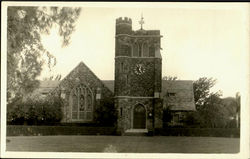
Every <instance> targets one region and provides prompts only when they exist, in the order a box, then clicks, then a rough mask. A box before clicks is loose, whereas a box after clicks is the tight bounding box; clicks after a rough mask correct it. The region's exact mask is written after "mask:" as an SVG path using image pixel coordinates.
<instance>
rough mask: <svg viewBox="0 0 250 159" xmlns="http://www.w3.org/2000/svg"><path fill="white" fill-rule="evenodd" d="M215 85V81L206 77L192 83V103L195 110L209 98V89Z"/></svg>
mask: <svg viewBox="0 0 250 159" xmlns="http://www.w3.org/2000/svg"><path fill="white" fill-rule="evenodd" d="M215 83H216V80H215V79H213V78H207V77H202V78H199V79H198V80H197V81H195V82H194V84H193V88H194V101H195V105H196V108H197V109H199V108H200V107H201V106H202V105H204V103H205V101H206V99H207V98H208V97H209V96H210V88H212V87H213V86H214V85H215Z"/></svg>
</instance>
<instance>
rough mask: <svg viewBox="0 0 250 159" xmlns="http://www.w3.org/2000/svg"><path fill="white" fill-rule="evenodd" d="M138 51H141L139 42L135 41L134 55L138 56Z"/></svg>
mask: <svg viewBox="0 0 250 159" xmlns="http://www.w3.org/2000/svg"><path fill="white" fill-rule="evenodd" d="M138 52H139V47H138V44H137V43H135V44H134V45H133V56H134V57H138Z"/></svg>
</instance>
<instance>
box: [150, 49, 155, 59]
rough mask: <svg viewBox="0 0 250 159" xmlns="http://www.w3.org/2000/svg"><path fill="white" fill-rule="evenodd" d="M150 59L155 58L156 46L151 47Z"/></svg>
mask: <svg viewBox="0 0 250 159" xmlns="http://www.w3.org/2000/svg"><path fill="white" fill-rule="evenodd" d="M149 57H155V47H154V46H150V47H149Z"/></svg>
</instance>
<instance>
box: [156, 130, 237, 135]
mask: <svg viewBox="0 0 250 159" xmlns="http://www.w3.org/2000/svg"><path fill="white" fill-rule="evenodd" d="M155 135H162V136H202V137H240V129H237V128H162V129H155Z"/></svg>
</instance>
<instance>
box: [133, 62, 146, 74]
mask: <svg viewBox="0 0 250 159" xmlns="http://www.w3.org/2000/svg"><path fill="white" fill-rule="evenodd" d="M134 71H135V73H136V74H137V75H141V74H143V73H144V72H145V67H144V66H143V64H136V65H135V68H134Z"/></svg>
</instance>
